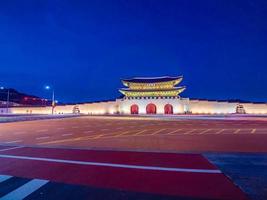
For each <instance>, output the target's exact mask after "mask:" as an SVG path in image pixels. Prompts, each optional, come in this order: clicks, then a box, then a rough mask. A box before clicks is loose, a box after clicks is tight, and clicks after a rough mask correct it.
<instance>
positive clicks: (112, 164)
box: [0, 154, 222, 174]
mask: <svg viewBox="0 0 267 200" xmlns="http://www.w3.org/2000/svg"><path fill="white" fill-rule="evenodd" d="M0 158H10V159H21V160H34V161H46V162H55V163H66V164H77V165H89V166H102V167H115V168H127V169H141V170H157V171H173V172H190V173H208V174H221V173H222V172H221V171H220V170H217V169H190V168H172V167H155V166H142V165H127V164H115V163H100V162H88V161H75V160H63V159H54V158H40V157H30V156H13V155H4V154H0Z"/></svg>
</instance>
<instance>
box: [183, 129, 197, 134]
mask: <svg viewBox="0 0 267 200" xmlns="http://www.w3.org/2000/svg"><path fill="white" fill-rule="evenodd" d="M195 130H196V129H192V130H190V131H187V132H185V133H184V135H188V134H190V133H193V132H194V131H195Z"/></svg>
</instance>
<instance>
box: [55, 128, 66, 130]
mask: <svg viewBox="0 0 267 200" xmlns="http://www.w3.org/2000/svg"><path fill="white" fill-rule="evenodd" d="M64 129H65V128H64V127H59V128H57V130H64Z"/></svg>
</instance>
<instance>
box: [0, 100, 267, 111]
mask: <svg viewBox="0 0 267 200" xmlns="http://www.w3.org/2000/svg"><path fill="white" fill-rule="evenodd" d="M150 103H153V104H155V105H156V107H157V114H164V106H165V105H166V104H171V105H172V106H173V112H174V114H182V113H185V112H192V114H230V113H235V112H236V107H237V105H238V103H232V102H230V103H229V102H218V101H205V100H189V99H184V98H182V99H179V98H175V99H173V98H171V99H152V98H150V99H144V98H142V99H117V100H116V101H107V102H96V103H84V104H76V105H62V106H56V107H55V109H54V114H71V113H73V108H74V107H75V106H76V107H77V108H78V109H79V111H80V113H81V114H89V115H103V114H117V113H120V114H131V106H132V105H133V104H136V105H138V107H139V114H146V106H147V105H148V104H150ZM241 105H243V107H244V109H245V111H246V113H247V114H267V104H266V103H265V104H264V103H262V104H255V103H241ZM1 112H2V113H3V114H4V113H6V108H0V114H1ZM9 112H10V113H14V114H51V113H52V108H51V107H49V106H48V107H11V108H9Z"/></svg>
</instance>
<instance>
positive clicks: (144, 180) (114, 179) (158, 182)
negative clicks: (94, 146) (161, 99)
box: [0, 147, 247, 200]
mask: <svg viewBox="0 0 267 200" xmlns="http://www.w3.org/2000/svg"><path fill="white" fill-rule="evenodd" d="M0 163H1V164H0V174H6V175H12V176H19V177H25V178H39V179H47V180H50V181H56V182H62V183H69V184H80V185H86V186H94V187H99V188H111V189H120V190H125V191H134V192H145V193H152V194H162V195H172V196H177V197H189V198H204V199H235V200H239V199H247V198H246V197H245V195H244V194H243V193H242V191H241V190H240V189H239V188H238V187H237V186H235V185H234V184H233V183H232V182H231V181H230V180H229V179H228V178H227V177H226V176H225V175H224V174H222V173H221V171H220V170H218V169H217V168H216V167H215V166H213V165H212V164H211V163H209V161H208V160H207V159H205V158H204V157H203V156H202V155H200V154H172V153H144V152H119V151H93V150H75V149H56V148H30V147H17V148H16V147H15V148H14V147H0Z"/></svg>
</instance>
